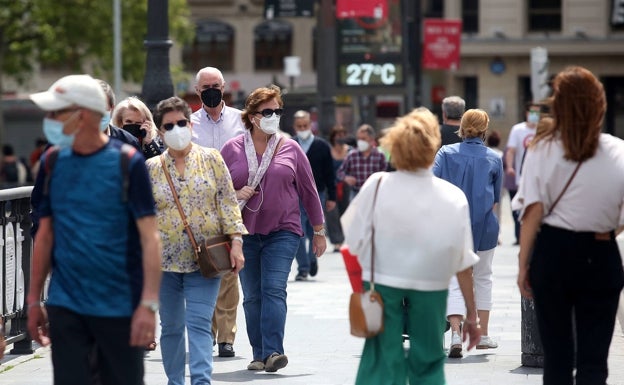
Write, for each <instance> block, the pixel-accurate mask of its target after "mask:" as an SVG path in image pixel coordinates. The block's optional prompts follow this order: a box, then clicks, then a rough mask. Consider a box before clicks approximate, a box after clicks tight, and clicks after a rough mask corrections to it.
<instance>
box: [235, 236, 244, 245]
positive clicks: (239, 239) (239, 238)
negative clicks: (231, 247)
mask: <svg viewBox="0 0 624 385" xmlns="http://www.w3.org/2000/svg"><path fill="white" fill-rule="evenodd" d="M232 241H237V242H240V244H241V245H242V244H243V237H238V236H234V237H232Z"/></svg>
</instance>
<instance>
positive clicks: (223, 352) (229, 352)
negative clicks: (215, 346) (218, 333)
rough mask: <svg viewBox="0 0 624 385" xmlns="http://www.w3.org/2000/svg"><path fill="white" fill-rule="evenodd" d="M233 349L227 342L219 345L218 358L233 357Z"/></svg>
mask: <svg viewBox="0 0 624 385" xmlns="http://www.w3.org/2000/svg"><path fill="white" fill-rule="evenodd" d="M234 354H235V353H234V347H233V346H232V344H228V343H227V342H221V343H220V344H219V357H234Z"/></svg>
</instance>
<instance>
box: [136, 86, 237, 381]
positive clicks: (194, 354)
mask: <svg viewBox="0 0 624 385" xmlns="http://www.w3.org/2000/svg"><path fill="white" fill-rule="evenodd" d="M190 115H191V109H190V108H189V106H188V104H187V103H186V102H185V101H184V100H182V99H180V98H178V97H172V98H169V99H165V100H163V101H161V102H160V103H158V105H157V106H156V110H155V112H154V123H155V124H156V126H157V127H158V131H159V134H160V135H161V136H162V138H163V140H164V142H165V144H166V145H167V147H168V148H167V150H166V151H165V152H164V153H163V155H161V156H163V157H164V160H165V164H166V167H167V169H168V170H169V173H170V175H171V179H172V182H173V185H174V187H175V189H176V192H177V195H178V197H179V200H180V203H181V205H182V208H183V209H184V213H185V214H186V217H187V220H188V223H189V225H190V227H191V229H192V231H193V235H194V236H195V238H196V239H197V241H198V242H200V241H202V240H203V239H205V238H207V237H210V236H214V235H218V234H228V235H230V237H231V238H232V241H233V242H232V250H231V252H230V259H231V262H232V270H233V271H234V272H239V271H240V270H241V269H242V268H243V265H244V262H245V259H244V257H243V251H242V237H241V235H242V234H246V233H247V230H246V229H245V226H244V225H243V221H242V218H241V213H240V210H239V208H238V203H237V201H236V193H235V192H234V187H233V186H232V179H231V178H230V173H229V171H228V168H227V167H226V165H225V162H224V161H223V158H222V157H221V155H220V154H219V151H218V150H215V149H209V148H204V147H201V146H198V145H196V144H193V143H191V122H190ZM147 168H148V170H149V174H150V178H151V180H152V188H153V191H154V198H155V201H156V208H157V218H158V227H159V230H160V236H161V238H162V244H163V255H162V269H163V278H162V283H161V287H160V323H161V328H162V331H161V337H160V344H161V351H162V358H163V366H164V368H165V373H166V374H167V377H168V379H169V384H175V385H178V384H179V385H183V384H184V365H185V361H186V354H185V353H186V349H185V338H184V331H185V328H186V332H187V334H188V343H189V369H190V373H191V382H192V383H193V384H196V383H210V377H211V374H212V346H213V341H212V339H213V337H212V333H211V326H212V325H211V324H212V314H213V312H214V308H215V303H216V301H217V294H218V292H219V285H220V278H211V279H206V278H204V277H203V276H202V275H201V273H200V271H199V265H198V264H197V262H196V261H195V254H194V251H193V247H192V245H191V241H190V239H189V237H188V235H187V233H186V232H185V231H184V225H183V224H182V219H181V217H180V213H179V211H178V208H177V206H176V203H175V200H174V198H173V195H172V192H171V188H170V187H169V183H168V182H167V179H166V176H165V173H164V170H163V167H162V163H161V159H160V157H154V158H151V159H148V161H147Z"/></svg>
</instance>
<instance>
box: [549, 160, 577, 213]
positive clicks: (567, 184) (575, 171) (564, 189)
mask: <svg viewBox="0 0 624 385" xmlns="http://www.w3.org/2000/svg"><path fill="white" fill-rule="evenodd" d="M582 163H583V162H582V161H581V162H579V163H578V164H577V165H576V168H575V169H574V172H573V173H572V175H571V176H570V179H568V183H566V185H565V186H564V187H563V190H561V193H560V194H559V196H558V197H557V199H555V202H554V203H553V204H552V206H550V210H548V214H546V216H549V215H550V213H552V212H553V210H554V209H555V206H557V203H559V200H560V199H561V197H562V196H563V194H564V193H565V192H566V190H567V189H568V187H569V186H570V183H572V180H573V179H574V177H575V176H576V173H577V171H578V170H579V168H580V167H581V164H582Z"/></svg>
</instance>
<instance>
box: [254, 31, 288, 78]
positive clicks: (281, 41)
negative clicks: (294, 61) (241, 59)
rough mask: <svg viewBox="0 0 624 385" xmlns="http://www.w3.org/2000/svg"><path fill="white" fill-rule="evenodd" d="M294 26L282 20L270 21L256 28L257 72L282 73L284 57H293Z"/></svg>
mask: <svg viewBox="0 0 624 385" xmlns="http://www.w3.org/2000/svg"><path fill="white" fill-rule="evenodd" d="M291 47H292V26H291V25H290V23H288V22H285V21H282V20H268V21H265V22H263V23H261V24H259V25H258V26H256V28H254V48H255V68H256V70H260V71H262V70H270V71H282V70H283V69H284V57H285V56H291V52H292V48H291Z"/></svg>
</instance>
